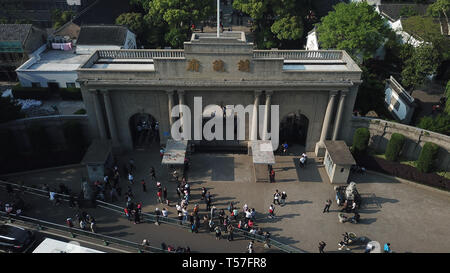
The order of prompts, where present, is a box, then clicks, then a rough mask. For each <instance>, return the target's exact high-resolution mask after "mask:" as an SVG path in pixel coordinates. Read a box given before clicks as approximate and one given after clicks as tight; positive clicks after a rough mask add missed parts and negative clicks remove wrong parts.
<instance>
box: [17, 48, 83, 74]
mask: <svg viewBox="0 0 450 273" xmlns="http://www.w3.org/2000/svg"><path fill="white" fill-rule="evenodd" d="M89 57H90V56H89V55H77V54H75V49H72V50H69V51H63V50H55V49H47V50H46V51H44V52H43V53H42V54H40V58H31V59H29V60H28V61H27V62H25V63H24V64H23V65H22V66H20V67H19V68H18V69H17V70H18V71H26V70H29V71H31V70H35V71H75V70H76V69H77V68H78V67H79V66H80V65H81V64H83V63H84V62H86V61H87V60H88V59H89Z"/></svg>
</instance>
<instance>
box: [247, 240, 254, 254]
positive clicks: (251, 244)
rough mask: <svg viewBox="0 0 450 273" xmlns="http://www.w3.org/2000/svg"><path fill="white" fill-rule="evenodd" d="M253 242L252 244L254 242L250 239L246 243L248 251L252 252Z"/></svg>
mask: <svg viewBox="0 0 450 273" xmlns="http://www.w3.org/2000/svg"><path fill="white" fill-rule="evenodd" d="M253 244H254V242H253V241H251V242H250V243H249V244H248V247H247V250H248V253H253V251H254V250H253Z"/></svg>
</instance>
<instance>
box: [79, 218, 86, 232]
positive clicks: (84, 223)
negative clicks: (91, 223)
mask: <svg viewBox="0 0 450 273" xmlns="http://www.w3.org/2000/svg"><path fill="white" fill-rule="evenodd" d="M80 228H81V229H82V230H85V229H86V222H85V221H84V220H83V219H81V221H80Z"/></svg>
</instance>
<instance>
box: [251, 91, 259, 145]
mask: <svg viewBox="0 0 450 273" xmlns="http://www.w3.org/2000/svg"><path fill="white" fill-rule="evenodd" d="M260 95H261V91H255V100H254V103H253V115H252V124H251V126H252V130H251V133H250V140H252V141H253V140H257V139H258V107H259V96H260Z"/></svg>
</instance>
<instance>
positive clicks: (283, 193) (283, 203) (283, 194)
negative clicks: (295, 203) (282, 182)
mask: <svg viewBox="0 0 450 273" xmlns="http://www.w3.org/2000/svg"><path fill="white" fill-rule="evenodd" d="M286 198H287V194H286V192H285V191H284V192H282V193H281V205H283V206H284V205H286Z"/></svg>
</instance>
